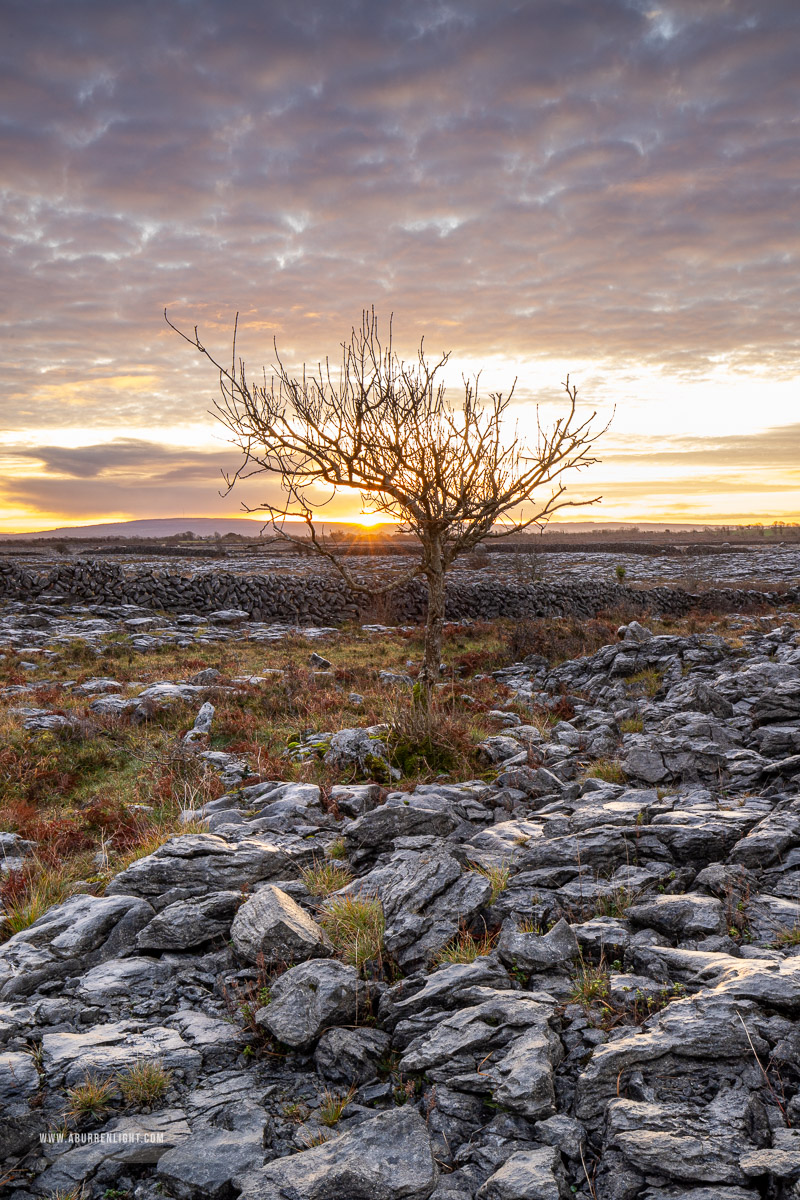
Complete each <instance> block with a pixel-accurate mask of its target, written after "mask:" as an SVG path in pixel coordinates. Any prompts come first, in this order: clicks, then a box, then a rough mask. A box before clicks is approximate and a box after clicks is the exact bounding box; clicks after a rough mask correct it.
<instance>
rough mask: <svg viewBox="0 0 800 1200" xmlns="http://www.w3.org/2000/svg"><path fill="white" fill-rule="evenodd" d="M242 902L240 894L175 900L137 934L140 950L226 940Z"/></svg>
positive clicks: (215, 894) (189, 946)
mask: <svg viewBox="0 0 800 1200" xmlns="http://www.w3.org/2000/svg"><path fill="white" fill-rule="evenodd" d="M241 903H242V893H241V892H212V893H211V895H210V896H204V897H200V898H198V899H197V900H176V902H175V903H174V904H168V905H167V907H166V908H163V909H162V910H161V912H160V913H158V914H157V915H156V916H155V917H153V920H152V921H150V922H149V924H147V925H145V927H144V929H142V930H141V931H140V932H139V933H138V934H137V935H136V945H137V948H138V949H139V950H190V949H192V948H193V947H194V946H202V945H203V943H204V942H208V941H211V940H212V939H214V938H219V937H227V936H228V934H229V932H230V928H231V922H232V921H233V918H234V917H235V915H236V912H237V910H238V908H239V906H240V905H241Z"/></svg>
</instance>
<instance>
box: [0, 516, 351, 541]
mask: <svg viewBox="0 0 800 1200" xmlns="http://www.w3.org/2000/svg"><path fill="white" fill-rule="evenodd" d="M263 525H264V522H263V520H257V521H254V520H252V519H249V518H247V517H146V518H141V519H140V520H136V521H105V522H102V523H100V524H97V525H61V526H59V527H58V528H57V529H40V530H37V532H36V533H0V539H14V540H20V541H30V540H31V539H32V538H101V537H120V538H132V537H140V538H148V539H152V538H156V539H158V538H167V537H174V535H175V534H176V533H188V532H191V533H194V534H196V535H197V536H198V537H213V536H214V534H215V533H219V534H225V533H242V534H244V536H245V537H258V535H259V531H260V530H261V529H262V528H263ZM286 528H287V530H288V532H290V533H294V532H297V533H302V531H303V530H304V529H305V526H304V525H303V524H302V522H300V521H296V522H288V521H287V523H286ZM325 528H326V529H346V528H347V526H345V525H336V524H335V523H333V522H331V523H326V526H325Z"/></svg>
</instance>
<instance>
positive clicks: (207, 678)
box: [189, 667, 222, 687]
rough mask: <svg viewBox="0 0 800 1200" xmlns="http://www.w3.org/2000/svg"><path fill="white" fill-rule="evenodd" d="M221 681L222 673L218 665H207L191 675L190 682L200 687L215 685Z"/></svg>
mask: <svg viewBox="0 0 800 1200" xmlns="http://www.w3.org/2000/svg"><path fill="white" fill-rule="evenodd" d="M221 681H222V675H221V673H220V672H219V671H218V670H217V669H216V667H205V668H204V669H203V670H202V671H197V672H196V673H195V674H194V675H190V677H189V683H193V684H194V685H195V686H199V687H213V685H214V684H215V683H220V682H221Z"/></svg>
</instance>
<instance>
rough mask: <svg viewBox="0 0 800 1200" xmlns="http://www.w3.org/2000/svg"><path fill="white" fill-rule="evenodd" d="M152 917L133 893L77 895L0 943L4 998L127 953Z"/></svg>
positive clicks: (0, 990)
mask: <svg viewBox="0 0 800 1200" xmlns="http://www.w3.org/2000/svg"><path fill="white" fill-rule="evenodd" d="M152 916H153V910H152V908H151V906H150V905H149V904H147V903H145V902H144V901H142V900H141V899H137V898H135V897H132V896H88V895H81V896H72V897H71V898H70V899H69V900H65V901H64V903H63V904H58V905H56V906H55V907H53V908H51V909H50V910H49V911H48V912H46V913H45V914H44V916H42V917H40V918H39V919H38V921H34V923H33V925H31V926H30V927H29V928H28V929H24V930H22V931H21V932H20V933H17V934H15V935H14V936H13V937H11V938H9V940H8V941H7V942H6V943H5V944H4V945H3V946H0V997H4V998H5V997H10V996H29V995H30V994H31V993H32V992H34V991H35V990H36V989H37V988H38V987H39V986H40V985H42V984H44V983H47V982H49V981H51V980H54V979H59V978H64V977H65V976H67V975H75V974H79V973H80V972H81V971H83V970H86V968H87V967H90V966H92V965H94V964H96V963H100V962H105V961H106V960H107V959H109V958H112V957H114V956H115V955H117V954H121V953H124V952H125V951H126V950H127V949H128V948H131V947H132V946H133V943H134V940H135V938H136V935H137V933H138V931H139V930H140V929H141V928H142V926H144V925H146V924H147V922H148V921H149V920H150V919H151V918H152Z"/></svg>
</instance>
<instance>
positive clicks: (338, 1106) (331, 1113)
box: [318, 1087, 356, 1129]
mask: <svg viewBox="0 0 800 1200" xmlns="http://www.w3.org/2000/svg"><path fill="white" fill-rule="evenodd" d="M355 1094H356V1088H355V1087H351V1088H350V1090H349V1091H348V1092H345V1093H344V1094H343V1095H338V1094H336V1093H334V1092H331V1091H329V1090H328V1089H327V1088H326V1089H325V1092H324V1094H323V1097H322V1103H321V1104H320V1106H319V1110H318V1111H319V1119H320V1121H321V1122H322V1124H323V1125H327V1127H328V1128H329V1129H332V1128H333V1127H334V1125H338V1123H339V1121H340V1120H341V1118H342V1113H343V1112H344V1110H345V1109H346V1108H347V1106H348V1104H349V1103H350V1101H351V1100H352V1099H353V1097H354V1096H355Z"/></svg>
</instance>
